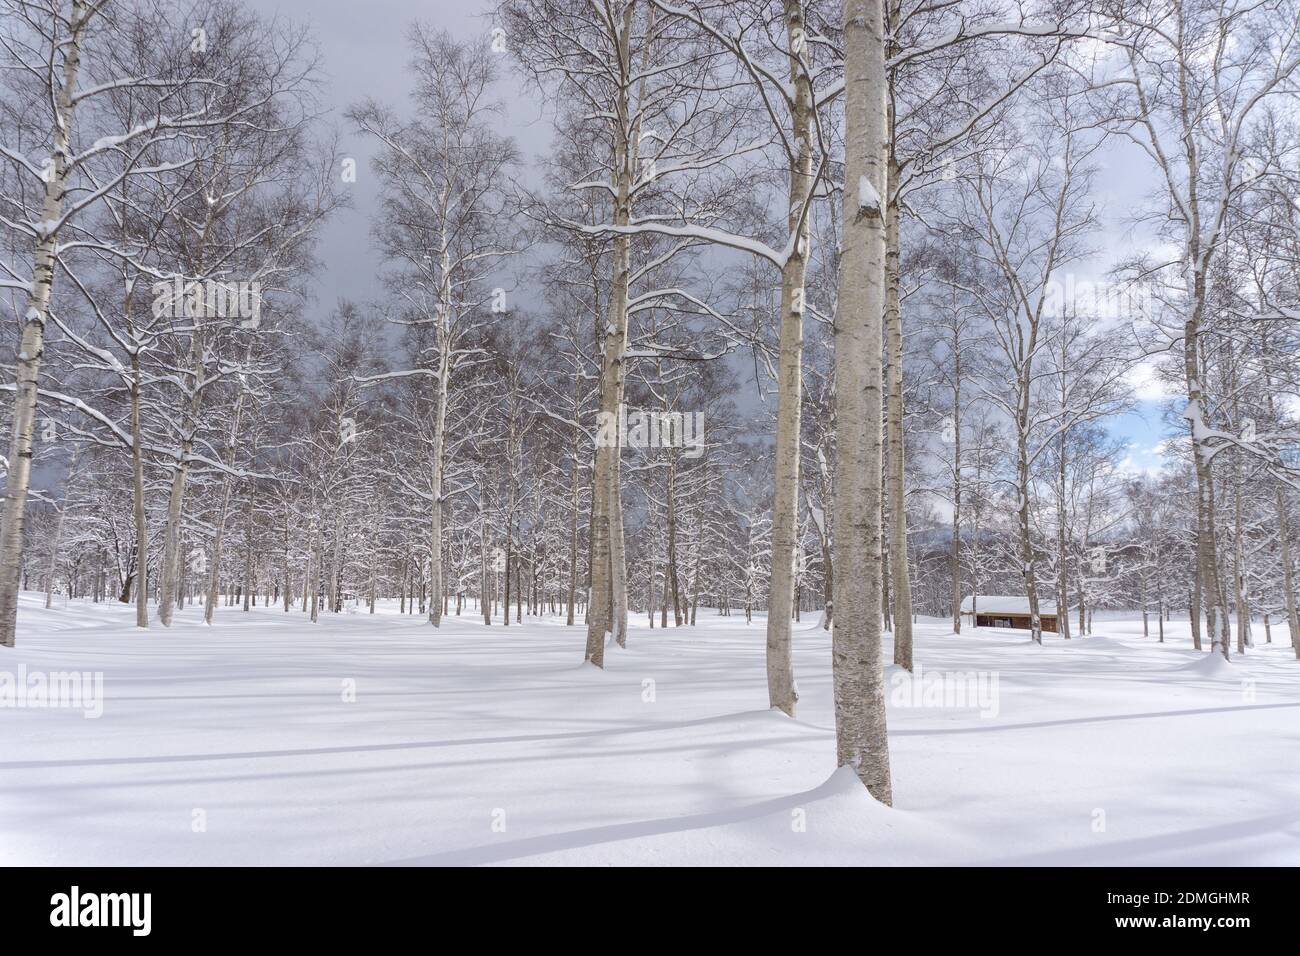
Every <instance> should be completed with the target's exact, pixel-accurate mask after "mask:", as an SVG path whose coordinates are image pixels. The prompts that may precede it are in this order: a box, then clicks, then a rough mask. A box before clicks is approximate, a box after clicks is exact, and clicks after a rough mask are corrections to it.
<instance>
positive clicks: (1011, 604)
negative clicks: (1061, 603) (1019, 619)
mask: <svg viewBox="0 0 1300 956" xmlns="http://www.w3.org/2000/svg"><path fill="white" fill-rule="evenodd" d="M974 600H975V599H974V598H972V597H970V596H967V597H965V598H962V602H961V612H962V613H963V614H970V613H972V611H971V603H972V602H973V601H974ZM975 607H976V609H977V612H978V613H980V614H1028V613H1029V598H1027V597H1025V596H1024V595H1021V596H1020V597H1013V596H1010V595H1006V594H981V595H979V603H977V604H976V605H975ZM1038 613H1039V615H1040V616H1041V615H1043V614H1055V613H1056V602H1055V601H1047V600H1044V599H1043V598H1039V599H1038Z"/></svg>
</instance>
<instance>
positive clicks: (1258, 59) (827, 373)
mask: <svg viewBox="0 0 1300 956" xmlns="http://www.w3.org/2000/svg"><path fill="white" fill-rule="evenodd" d="M408 54H409V68H408V74H407V75H408V76H409V88H410V91H411V95H410V98H409V99H408V100H407V101H405V102H377V101H372V100H365V101H358V102H353V103H348V104H343V105H342V106H341V107H340V108H338V109H329V108H327V107H326V106H325V105H324V104H322V102H321V101H320V97H319V86H320V83H321V76H322V69H323V64H322V63H320V62H319V61H318V56H317V53H316V51H315V48H314V46H313V41H312V36H311V31H310V25H297V24H292V23H288V22H285V21H282V20H276V19H272V18H269V17H267V16H265V15H263V14H259V13H257V12H255V10H254V8H253V5H251V4H246V3H239V2H236V0H203V2H201V3H199V4H197V5H194V4H179V3H176V2H173V0H0V67H2V69H0V292H2V294H3V297H4V298H3V301H4V306H5V312H6V315H7V316H8V318H7V320H6V322H5V323H4V326H3V333H0V334H2V335H3V337H4V342H5V356H6V358H5V360H4V362H3V363H2V364H0V393H3V396H2V397H3V399H4V407H5V412H4V414H3V415H0V429H2V430H3V439H4V441H3V448H4V449H5V453H4V458H3V460H2V461H0V466H2V467H3V478H4V488H5V496H4V503H3V515H2V522H0V644H5V645H10V646H12V645H13V644H14V642H15V636H16V635H15V631H16V626H15V620H16V609H17V604H18V596H19V593H20V591H39V592H43V593H44V595H45V601H46V603H47V605H48V604H50V603H51V602H53V601H54V600H56V596H58V597H59V598H81V599H86V600H90V601H104V602H107V601H115V602H122V603H128V604H133V605H134V607H135V609H136V610H135V614H136V622H137V624H138V626H139V627H141V628H151V627H168V626H170V625H171V623H172V616H173V613H174V611H175V609H177V608H182V607H185V606H187V605H193V604H202V605H203V606H204V614H205V616H206V620H207V621H208V623H210V624H219V623H220V622H221V619H222V617H223V616H225V615H228V614H233V613H236V612H237V611H238V609H239V608H241V607H242V608H243V609H244V610H248V609H249V608H250V607H251V606H255V605H258V604H262V605H267V606H280V607H282V608H283V613H286V614H297V615H308V616H309V617H310V619H311V620H312V621H315V620H318V618H319V617H320V616H321V615H331V614H338V613H341V612H344V611H355V612H359V613H366V612H368V611H369V612H373V611H374V609H375V607H376V602H377V601H379V600H386V599H395V600H396V601H398V602H399V605H400V609H401V611H402V612H403V613H408V614H411V615H420V616H422V617H423V618H425V619H427V621H428V623H429V625H431V626H432V627H433V628H437V627H439V626H440V624H441V623H442V622H443V620H444V619H445V618H446V617H447V616H449V615H450V616H462V615H465V616H474V617H476V618H478V619H481V620H482V621H483V622H484V623H485V624H488V625H492V626H500V627H510V626H513V625H516V624H518V623H521V622H523V621H524V620H525V619H526V618H529V617H534V616H541V615H556V616H559V617H561V618H563V620H564V622H565V623H567V624H568V625H572V626H573V627H574V629H575V630H574V634H575V637H574V654H575V657H576V656H577V655H579V654H580V653H581V654H582V655H583V656H584V657H585V659H586V660H587V661H590V662H591V663H592V664H594V665H596V666H601V667H603V666H605V665H606V664H610V663H611V657H615V656H616V655H617V653H618V652H617V650H616V648H617V647H619V646H620V645H625V644H626V643H627V641H628V620H629V617H630V616H633V615H647V616H648V619H649V622H650V625H651V626H654V627H691V626H692V625H694V624H695V623H696V620H697V618H698V617H699V616H700V615H717V614H723V615H737V616H743V617H744V619H745V620H746V621H748V620H750V619H751V618H752V617H753V616H754V615H755V614H760V615H765V626H766V654H767V666H768V688H769V703H770V705H771V706H772V707H774V708H778V709H780V710H781V711H784V712H785V713H788V714H792V715H793V714H794V713H795V712H796V706H797V701H798V696H799V695H798V690H797V686H798V685H797V680H796V677H797V675H796V674H795V673H794V668H793V657H792V652H791V647H792V641H793V639H794V637H793V634H794V632H793V631H792V621H796V620H801V619H806V618H812V619H820V620H821V622H822V623H823V624H824V625H825V626H826V627H827V628H832V629H833V632H834V652H833V653H834V674H835V692H836V718H837V721H836V722H837V728H838V752H839V762H840V763H841V764H846V765H850V766H852V767H853V768H854V769H855V770H856V772H857V773H858V775H859V776H860V777H861V779H862V780H863V782H864V783H865V784H866V785H867V786H868V788H869V789H870V790H871V791H872V793H873V794H874V795H875V796H876V797H877V798H878V799H881V800H882V801H885V802H888V801H889V800H890V793H891V791H890V770H889V762H888V751H887V748H886V747H885V741H884V738H885V727H884V701H883V673H882V667H881V664H882V662H881V660H880V658H881V647H882V634H883V633H884V632H885V631H886V630H891V631H892V632H893V634H894V661H895V663H896V664H898V665H900V666H901V667H904V668H906V669H909V670H910V669H912V667H913V649H912V643H911V636H910V635H911V625H912V621H913V617H914V615H918V614H926V615H934V616H938V617H943V618H950V619H951V621H952V629H953V631H954V632H955V633H960V632H961V629H962V618H961V615H960V613H959V605H960V603H961V600H962V598H963V596H965V595H971V594H976V595H978V594H1020V595H1023V596H1024V597H1025V598H1026V600H1027V603H1028V606H1029V608H1030V613H1031V615H1032V621H1033V623H1032V628H1031V636H1032V639H1033V640H1035V641H1040V642H1041V641H1042V640H1043V639H1044V636H1043V633H1042V629H1041V627H1040V624H1039V616H1040V602H1043V601H1050V602H1053V604H1054V605H1055V606H1057V607H1059V608H1061V609H1062V617H1063V618H1064V620H1063V621H1062V623H1061V626H1060V628H1059V633H1058V634H1057V635H1055V638H1058V639H1070V638H1073V637H1078V636H1081V635H1082V634H1085V633H1087V632H1088V631H1089V630H1090V628H1091V619H1092V614H1093V613H1094V611H1102V610H1106V609H1111V608H1126V609H1138V610H1140V611H1141V613H1142V615H1143V619H1144V620H1145V621H1148V622H1149V624H1148V626H1149V628H1150V632H1151V633H1153V634H1156V633H1158V634H1160V635H1163V625H1164V622H1165V621H1166V620H1168V619H1169V618H1170V616H1171V615H1174V614H1177V615H1181V616H1183V617H1184V618H1186V617H1187V616H1188V615H1190V618H1191V621H1192V623H1193V627H1192V634H1193V639H1194V641H1195V643H1196V646H1197V647H1198V648H1201V647H1202V646H1203V647H1204V649H1205V650H1207V651H1213V652H1215V653H1220V654H1222V655H1223V656H1224V657H1230V656H1231V655H1233V654H1240V653H1248V652H1249V648H1250V647H1251V646H1252V645H1253V644H1254V643H1256V642H1259V641H1272V640H1273V639H1274V635H1273V629H1275V628H1277V627H1278V626H1279V625H1289V633H1290V635H1297V634H1300V621H1298V620H1297V604H1296V580H1295V576H1296V569H1295V563H1296V561H1297V555H1296V551H1297V548H1298V547H1300V540H1297V537H1296V531H1297V528H1300V23H1298V22H1297V16H1296V8H1295V5H1294V2H1292V0H1252V2H1249V3H1247V2H1240V0H1019V2H1011V0H948V2H942V3H938V4H933V3H916V2H909V0H843V2H831V0H827V2H823V0H706V2H692V3H678V2H669V0H598V2H591V0H504V2H502V3H501V5H500V7H499V8H498V9H497V10H496V13H495V17H494V19H493V20H492V22H491V23H488V24H485V26H484V30H483V32H482V34H481V35H480V36H478V37H476V38H468V39H467V38H464V37H453V36H452V35H450V34H448V33H445V32H443V31H441V30H440V29H439V28H438V27H437V26H436V25H434V24H432V23H428V22H423V23H413V24H412V25H411V26H410V28H409V31H408ZM511 91H514V94H512V92H511ZM510 95H528V96H532V97H535V98H536V99H537V100H538V101H539V102H541V103H544V104H545V109H546V115H547V116H548V118H549V119H550V121H551V122H552V124H553V127H554V129H553V137H552V140H551V145H550V148H549V151H547V152H546V153H545V154H543V155H539V156H534V155H529V154H528V153H527V152H526V151H525V150H524V149H522V148H521V147H520V146H519V144H518V143H516V142H515V141H514V140H513V139H512V137H511V135H510V132H509V130H508V128H507V127H506V125H505V124H504V123H503V121H502V116H503V99H504V98H505V97H507V96H510ZM363 140H364V141H365V142H366V143H367V144H368V147H367V148H368V149H372V150H373V152H372V160H371V161H370V162H368V163H360V164H359V163H358V162H357V161H356V160H355V159H354V158H353V157H352V156H351V155H350V154H349V148H348V145H347V144H348V143H350V142H361V141H363ZM361 177H373V180H374V181H375V182H377V183H378V189H379V195H380V203H379V206H378V208H377V209H376V210H374V213H373V216H372V222H371V224H370V228H371V233H372V238H373V243H374V246H375V248H376V249H377V250H379V253H380V255H381V257H382V260H383V274H382V276H381V277H380V278H381V285H382V288H383V289H385V290H386V292H385V295H384V296H383V297H381V298H379V299H377V300H376V301H341V302H322V301H319V298H318V297H317V296H316V295H315V294H314V286H313V283H314V279H315V277H316V276H317V275H318V274H319V269H320V268H321V264H320V262H318V238H319V235H320V229H321V227H322V226H323V225H324V224H325V223H326V222H328V221H330V220H331V218H332V217H336V216H338V215H340V210H342V209H344V208H346V207H347V206H348V205H349V203H350V201H351V192H350V190H351V187H352V184H354V183H355V182H357V180H358V179H359V178H361ZM1116 177H1120V178H1123V179H1125V180H1129V181H1135V182H1138V183H1141V184H1144V188H1143V189H1142V190H1141V192H1142V199H1141V200H1140V201H1139V202H1137V203H1133V204H1128V205H1126V206H1124V207H1121V208H1117V206H1116V203H1115V201H1114V200H1115V190H1114V189H1113V184H1114V180H1115V179H1116ZM1118 237H1123V240H1122V241H1121V240H1120V239H1119V238H1118ZM1138 409H1143V410H1144V411H1143V412H1142V414H1145V415H1146V416H1147V417H1148V418H1150V419H1154V418H1155V417H1157V416H1160V415H1163V416H1164V418H1163V422H1162V425H1161V428H1160V431H1161V433H1162V434H1163V435H1164V436H1165V437H1164V438H1163V439H1161V441H1160V447H1159V449H1150V448H1147V449H1142V451H1143V452H1146V453H1151V452H1158V454H1159V455H1160V456H1162V460H1163V466H1162V467H1160V468H1152V467H1146V466H1139V465H1138V464H1135V462H1134V449H1133V448H1132V447H1131V445H1130V442H1128V441H1126V440H1125V439H1124V438H1123V437H1121V434H1122V433H1121V432H1120V431H1118V430H1117V429H1118V425H1119V423H1121V422H1122V421H1126V420H1128V421H1131V420H1132V418H1133V417H1134V416H1135V415H1137V414H1138V411H1137V410H1138ZM1067 609H1068V613H1066V612H1067ZM1071 622H1072V623H1071ZM579 628H584V629H585V637H584V636H582V634H580V633H579V630H578V629H579ZM430 634H431V638H432V637H433V636H434V634H435V632H432V631H431V632H430ZM1049 636H1050V635H1049ZM17 637H18V638H19V639H21V631H20V630H19V632H18V633H17ZM955 639H956V638H955ZM1292 641H1293V643H1295V644H1296V648H1297V650H1296V654H1297V657H1298V658H1300V643H1297V642H1296V641H1295V639H1294V637H1293V638H1292ZM615 659H616V657H615Z"/></svg>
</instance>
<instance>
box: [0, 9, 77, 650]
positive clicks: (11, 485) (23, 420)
mask: <svg viewBox="0 0 1300 956" xmlns="http://www.w3.org/2000/svg"><path fill="white" fill-rule="evenodd" d="M94 12H95V11H93V10H91V9H90V5H89V4H88V3H86V2H85V0H73V3H72V9H71V14H70V16H69V18H68V21H67V22H68V27H69V32H68V37H67V39H65V40H63V41H62V42H61V43H60V51H61V53H62V56H63V82H62V84H61V85H60V87H59V89H58V92H57V97H58V98H57V103H56V106H55V122H54V130H53V148H52V149H51V150H50V164H49V166H48V170H49V172H48V173H47V175H46V177H45V189H44V202H43V205H42V210H41V222H42V225H43V226H45V227H48V228H44V229H43V230H42V232H41V233H40V238H39V240H38V241H37V243H36V248H35V250H34V251H33V254H32V281H31V290H30V292H29V293H28V296H27V301H26V305H25V307H24V309H23V318H22V335H21V338H20V339H19V345H18V356H17V367H16V375H15V381H14V411H13V417H12V419H11V422H10V425H11V429H12V433H11V435H10V439H9V471H8V473H7V474H6V476H5V495H4V506H3V507H4V511H3V514H0V646H4V647H13V646H14V630H15V624H16V622H17V617H18V592H19V590H20V588H21V584H22V573H21V572H22V550H23V519H24V517H25V514H26V509H27V488H28V485H29V483H30V481H31V473H32V429H33V427H34V426H35V423H36V383H37V378H38V376H39V373H40V369H41V357H42V355H43V353H44V350H45V322H46V320H47V318H48V314H49V308H50V292H51V290H52V288H53V286H54V257H55V252H56V249H57V245H58V230H57V229H56V228H53V227H54V226H55V224H56V223H58V222H59V220H60V218H61V217H62V215H63V201H64V196H65V193H66V191H67V184H68V158H69V149H68V146H69V139H70V136H71V134H72V125H73V121H74V113H75V106H76V103H75V100H74V97H75V95H76V89H77V73H78V71H79V69H80V67H81V48H82V43H83V42H84V40H85V32H86V24H87V21H88V20H89V18H90V17H91V16H92V15H93V14H94Z"/></svg>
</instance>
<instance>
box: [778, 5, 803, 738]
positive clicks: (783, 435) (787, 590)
mask: <svg viewBox="0 0 1300 956" xmlns="http://www.w3.org/2000/svg"><path fill="white" fill-rule="evenodd" d="M785 21H786V38H787V43H788V44H789V49H790V56H789V61H790V80H791V83H792V84H793V86H794V90H795V96H794V101H793V108H792V110H791V113H792V119H793V133H794V143H795V149H796V150H797V153H796V156H795V159H794V162H793V163H792V164H791V168H790V183H789V192H788V196H787V204H786V219H787V226H788V229H789V231H790V234H792V235H794V236H795V237H796V239H795V242H794V245H793V247H792V248H791V250H790V255H789V256H788V258H787V259H786V261H785V264H784V265H783V266H782V268H781V329H780V341H779V355H778V359H777V407H776V446H775V449H774V451H773V456H774V465H773V484H772V577H771V584H770V586H769V588H768V598H767V696H768V706H770V707H773V708H776V709H777V710H781V711H783V712H785V713H787V714H789V715H790V716H791V717H793V716H794V711H795V703H796V702H797V701H798V699H799V693H798V691H797V690H796V688H795V682H794V662H793V660H792V656H791V640H790V629H791V621H790V619H791V616H792V614H793V610H794V575H795V551H796V549H797V548H798V546H799V454H800V408H801V403H802V400H803V399H802V374H801V373H802V365H803V313H804V276H805V274H806V272H807V267H808V260H807V253H808V241H809V225H808V217H806V216H805V215H804V208H803V206H804V201H805V197H807V196H808V195H809V193H810V187H811V184H812V175H813V169H812V164H813V155H812V119H813V117H812V113H813V99H812V83H811V80H810V78H809V76H808V71H807V70H806V69H804V68H803V66H802V65H801V63H800V55H799V51H800V50H801V48H802V44H803V42H804V39H803V38H804V22H803V10H802V4H800V3H798V2H795V0H786V2H785Z"/></svg>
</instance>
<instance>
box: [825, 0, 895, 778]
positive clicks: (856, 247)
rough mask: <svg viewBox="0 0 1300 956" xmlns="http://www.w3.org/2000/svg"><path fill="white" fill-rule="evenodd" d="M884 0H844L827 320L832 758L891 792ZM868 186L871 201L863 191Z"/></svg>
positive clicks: (867, 191)
mask: <svg viewBox="0 0 1300 956" xmlns="http://www.w3.org/2000/svg"><path fill="white" fill-rule="evenodd" d="M884 19H885V18H884V10H883V6H882V3H881V0H846V2H845V4H844V53H845V57H844V59H845V88H844V104H845V184H846V186H845V189H844V220H843V221H844V230H843V232H844V234H843V240H842V243H841V249H842V255H841V261H840V275H839V314H838V317H837V321H836V324H835V383H836V385H835V410H836V415H835V420H836V436H837V440H836V445H837V449H838V455H837V458H836V463H835V506H834V507H835V525H834V526H835V534H834V545H833V547H834V557H835V566H836V569H837V572H836V575H835V624H834V628H833V631H832V643H831V656H832V667H833V684H834V698H835V738H836V759H837V763H838V764H839V765H840V766H848V767H851V768H853V771H854V772H855V773H856V774H857V776H858V778H859V779H860V780H861V781H862V782H863V784H864V785H865V786H866V787H867V789H868V790H869V791H870V792H871V794H872V795H873V796H874V797H875V798H876V799H877V800H879V801H881V802H882V803H886V804H889V803H891V802H892V799H893V797H892V788H891V784H890V773H889V749H888V737H887V731H886V724H885V694H884V673H883V668H882V662H881V619H880V612H881V605H880V600H881V598H880V594H881V591H880V584H881V576H882V566H881V553H880V545H881V541H880V538H881V533H880V532H881V529H880V511H879V508H880V494H879V487H878V485H879V482H880V480H881V451H882V449H881V433H880V428H881V384H882V383H881V322H882V318H883V315H884V310H885V248H886V237H885V223H884V219H883V216H882V213H883V210H882V209H881V206H880V199H879V197H880V196H882V195H884V193H885V189H886V187H887V181H888V168H887V162H888V143H887V142H886V140H887V136H888V131H887V123H886V115H885V94H886V89H885V35H884ZM873 193H874V196H875V202H874V203H872V201H871V197H872V194H873Z"/></svg>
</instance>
